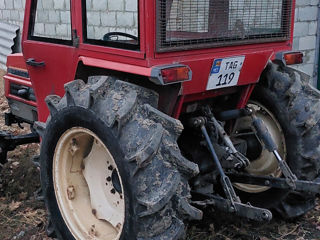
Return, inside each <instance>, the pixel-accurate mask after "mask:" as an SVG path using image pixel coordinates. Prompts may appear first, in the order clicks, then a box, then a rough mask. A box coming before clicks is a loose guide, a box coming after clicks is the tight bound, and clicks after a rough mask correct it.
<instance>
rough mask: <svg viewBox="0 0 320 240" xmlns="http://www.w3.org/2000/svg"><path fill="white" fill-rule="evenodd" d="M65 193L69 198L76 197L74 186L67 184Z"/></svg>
mask: <svg viewBox="0 0 320 240" xmlns="http://www.w3.org/2000/svg"><path fill="white" fill-rule="evenodd" d="M67 195H68V199H69V200H73V199H75V197H76V191H75V189H74V186H69V187H68V188H67Z"/></svg>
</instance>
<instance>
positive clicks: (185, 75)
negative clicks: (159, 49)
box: [151, 65, 192, 85]
mask: <svg viewBox="0 0 320 240" xmlns="http://www.w3.org/2000/svg"><path fill="white" fill-rule="evenodd" d="M191 78H192V72H191V69H190V68H189V67H188V66H185V65H169V66H156V67H153V68H152V73H151V80H152V81H153V82H155V83H156V84H160V85H167V84H173V83H178V82H184V81H189V80H191Z"/></svg>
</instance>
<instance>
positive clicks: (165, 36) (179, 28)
mask: <svg viewBox="0 0 320 240" xmlns="http://www.w3.org/2000/svg"><path fill="white" fill-rule="evenodd" d="M291 10H292V0H157V50H158V51H160V52H161V51H173V50H184V49H193V48H205V47H217V46H226V45H239V44H251V43H260V42H272V41H284V40H287V39H289V38H290V28H291Z"/></svg>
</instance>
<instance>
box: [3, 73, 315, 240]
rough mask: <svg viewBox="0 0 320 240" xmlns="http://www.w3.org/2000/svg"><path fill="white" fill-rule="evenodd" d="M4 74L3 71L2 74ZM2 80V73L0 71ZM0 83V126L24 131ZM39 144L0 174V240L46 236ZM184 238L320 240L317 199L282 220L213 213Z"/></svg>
mask: <svg viewBox="0 0 320 240" xmlns="http://www.w3.org/2000/svg"><path fill="white" fill-rule="evenodd" d="M2 74H3V73H2ZM0 79H1V72H0ZM2 85H3V84H2V81H1V83H0V86H1V87H0V96H2V97H0V109H1V111H0V112H1V113H0V115H1V116H0V127H1V130H2V131H3V130H5V131H9V130H10V131H11V132H12V133H14V134H19V133H22V132H27V131H28V127H27V126H25V128H24V129H20V128H19V127H17V126H14V127H11V128H8V127H6V126H4V120H3V114H4V112H6V111H7V110H8V106H7V103H6V100H5V98H4V97H3V87H2ZM38 148H39V146H38V145H37V144H30V145H28V146H21V147H19V148H17V149H16V150H15V151H13V152H10V153H9V154H8V163H7V164H5V165H4V166H3V169H2V171H1V173H0V240H9V239H21V240H40V239H49V238H48V237H46V233H45V227H46V222H47V220H46V211H45V207H44V204H43V202H41V201H39V200H37V194H36V192H37V190H38V189H39V188H40V184H39V170H38V169H37V167H36V166H35V165H34V164H33V162H32V158H33V157H34V156H35V155H37V154H38V151H39V150H38ZM186 239H187V240H271V239H277V240H286V239H290V240H293V239H295V240H317V239H320V202H319V201H318V205H317V207H316V209H314V210H313V211H311V212H310V213H308V214H307V215H306V216H304V217H302V218H300V219H298V220H296V221H293V222H284V221H282V220H279V219H274V220H272V221H271V222H270V223H267V224H261V223H252V222H248V221H246V220H243V219H235V218H232V217H230V216H229V217H228V216H225V215H224V214H213V215H212V220H207V221H206V223H205V224H204V223H202V224H199V223H197V222H195V223H190V224H189V226H188V234H187V237H186Z"/></svg>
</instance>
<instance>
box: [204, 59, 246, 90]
mask: <svg viewBox="0 0 320 240" xmlns="http://www.w3.org/2000/svg"><path fill="white" fill-rule="evenodd" d="M244 59H245V56H239V57H232V58H221V59H215V60H214V62H213V65H212V69H211V73H210V76H209V80H208V84H207V90H211V89H218V88H225V87H231V86H235V85H237V84H238V80H239V76H240V72H241V69H242V66H243V62H244Z"/></svg>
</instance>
